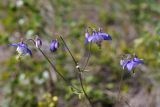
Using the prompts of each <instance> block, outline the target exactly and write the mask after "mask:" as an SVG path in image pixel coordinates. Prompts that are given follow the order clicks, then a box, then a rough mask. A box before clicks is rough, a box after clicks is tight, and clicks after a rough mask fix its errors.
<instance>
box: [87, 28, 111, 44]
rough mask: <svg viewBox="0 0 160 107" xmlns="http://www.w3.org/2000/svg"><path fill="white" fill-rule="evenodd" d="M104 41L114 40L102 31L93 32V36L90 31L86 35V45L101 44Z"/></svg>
mask: <svg viewBox="0 0 160 107" xmlns="http://www.w3.org/2000/svg"><path fill="white" fill-rule="evenodd" d="M103 40H112V38H111V36H110V35H109V34H107V33H105V32H102V31H101V30H99V31H96V30H93V31H92V34H90V33H89V32H88V31H87V32H86V33H85V45H87V44H88V43H91V42H93V43H97V44H100V43H101V42H102V41H103Z"/></svg>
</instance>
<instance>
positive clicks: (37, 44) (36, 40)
mask: <svg viewBox="0 0 160 107" xmlns="http://www.w3.org/2000/svg"><path fill="white" fill-rule="evenodd" d="M35 43H36V47H37V48H40V47H41V46H42V40H41V39H40V38H39V37H38V36H37V37H36V39H35Z"/></svg>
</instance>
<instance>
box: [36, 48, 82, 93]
mask: <svg viewBox="0 0 160 107" xmlns="http://www.w3.org/2000/svg"><path fill="white" fill-rule="evenodd" d="M38 49H39V51H40V52H41V53H42V55H43V56H44V57H45V59H46V60H47V61H48V62H49V64H50V65H51V67H52V68H53V69H54V71H55V72H56V73H57V74H58V75H59V76H60V77H61V78H62V79H63V80H64V81H65V82H66V83H67V84H68V85H69V86H71V87H72V88H74V89H76V90H77V91H79V92H80V90H79V89H77V88H76V87H74V86H73V85H72V84H71V83H70V82H68V81H67V80H66V78H65V77H64V76H63V75H62V74H61V73H60V72H58V70H57V68H56V67H55V66H54V64H53V63H52V62H51V61H50V60H49V58H48V56H47V55H46V54H45V53H44V52H43V51H42V50H41V49H40V48H38Z"/></svg>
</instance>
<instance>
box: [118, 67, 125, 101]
mask: <svg viewBox="0 0 160 107" xmlns="http://www.w3.org/2000/svg"><path fill="white" fill-rule="evenodd" d="M123 76H124V70H123V71H122V73H121V78H120V82H119V88H118V97H117V101H118V102H120V97H121V86H122V82H123Z"/></svg>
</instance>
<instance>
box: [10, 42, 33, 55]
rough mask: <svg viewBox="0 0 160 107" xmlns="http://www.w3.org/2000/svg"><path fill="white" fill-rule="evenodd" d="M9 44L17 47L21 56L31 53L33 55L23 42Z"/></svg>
mask: <svg viewBox="0 0 160 107" xmlns="http://www.w3.org/2000/svg"><path fill="white" fill-rule="evenodd" d="M8 45H9V46H15V47H17V52H18V54H19V55H20V56H24V55H26V54H29V55H30V56H32V51H31V50H30V49H29V48H28V46H27V44H25V43H23V42H20V43H11V44H8Z"/></svg>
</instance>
